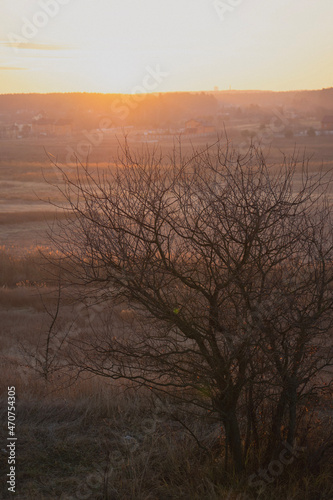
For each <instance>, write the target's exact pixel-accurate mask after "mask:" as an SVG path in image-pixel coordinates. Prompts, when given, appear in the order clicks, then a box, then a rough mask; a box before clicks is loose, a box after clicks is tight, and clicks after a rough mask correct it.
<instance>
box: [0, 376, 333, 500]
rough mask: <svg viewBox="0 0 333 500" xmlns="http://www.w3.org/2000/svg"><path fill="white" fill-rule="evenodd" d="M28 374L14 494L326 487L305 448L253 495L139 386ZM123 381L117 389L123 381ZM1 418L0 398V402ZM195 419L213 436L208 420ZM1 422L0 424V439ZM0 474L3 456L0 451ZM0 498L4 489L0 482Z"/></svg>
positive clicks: (277, 492) (265, 499)
mask: <svg viewBox="0 0 333 500" xmlns="http://www.w3.org/2000/svg"><path fill="white" fill-rule="evenodd" d="M30 377H31V380H30V382H31V383H30V382H29V389H28V390H27V389H26V390H25V391H24V393H23V391H22V390H18V409H17V435H18V438H19V447H18V456H19V461H18V466H17V471H18V475H17V484H18V495H17V498H20V499H22V500H35V499H56V498H57V499H58V498H59V499H63V500H65V499H67V500H68V499H69V498H86V499H91V500H98V499H101V500H102V499H105V500H108V499H109V500H111V499H112V500H116V499H119V500H127V499H128V500H131V499H133V500H167V499H170V500H172V499H188V500H190V499H193V500H202V499H207V500H220V499H226V500H227V499H228V500H232V499H233V500H236V499H237V500H250V499H256V498H257V499H261V500H281V499H282V498H283V499H287V500H320V499H323V500H324V499H327V500H329V499H331V498H332V494H333V489H332V477H331V474H330V468H329V464H327V463H326V464H324V465H323V466H322V467H321V469H320V471H315V470H314V468H313V464H312V462H311V452H312V450H310V449H309V450H308V452H307V454H305V455H304V456H302V457H301V458H300V459H299V460H297V461H295V463H294V464H292V465H290V466H288V467H287V468H286V469H285V470H284V472H283V474H281V476H280V477H278V478H276V480H275V481H274V482H273V483H272V484H270V485H267V488H266V489H265V491H264V492H263V493H262V494H261V495H259V494H258V492H256V491H253V489H252V490H251V488H249V486H248V483H247V478H245V479H244V480H243V481H237V480H235V478H234V477H233V476H232V475H230V474H227V473H225V472H224V466H223V454H222V453H221V452H217V451H216V447H215V452H211V453H210V452H208V453H207V452H204V451H201V450H199V449H198V447H197V445H196V443H195V441H194V440H193V439H192V438H191V437H190V436H189V435H188V433H186V432H185V431H184V429H183V428H182V426H180V425H179V424H176V423H175V422H174V421H173V420H172V418H171V417H170V415H169V416H168V415H167V414H165V413H164V414H159V413H156V412H154V409H153V407H152V406H150V405H149V403H148V400H147V395H146V394H145V393H144V392H142V393H140V392H137V391H134V390H131V389H130V388H128V387H127V388H124V387H122V386H120V385H119V384H116V383H109V382H107V381H105V380H104V381H103V380H98V379H87V380H80V381H78V382H76V384H74V385H72V386H70V387H67V388H64V387H63V388H59V387H58V388H57V386H56V385H54V384H51V385H45V384H43V383H41V381H40V380H37V379H33V377H32V376H31V375H30ZM125 389H126V390H125ZM2 407H3V410H2V412H1V413H2V415H1V418H2V422H4V421H5V413H6V412H5V408H4V406H3V405H2ZM194 425H196V432H197V434H198V435H199V436H200V437H201V438H202V439H203V440H205V439H206V442H207V443H209V442H211V443H213V442H214V441H213V439H212V436H213V437H214V436H215V443H216V442H218V441H217V439H218V432H216V431H217V429H216V428H215V434H214V432H212V425H208V423H206V424H203V425H201V426H199V425H198V424H194ZM5 437H6V429H5V426H2V428H1V444H2V447H3V443H4V442H5ZM0 462H1V469H2V471H3V473H2V484H4V474H5V470H6V465H7V464H6V456H5V454H2V455H1V456H0ZM1 494H2V496H1V498H4V499H6V498H10V496H9V495H8V494H7V492H6V490H5V488H3V489H2V492H1Z"/></svg>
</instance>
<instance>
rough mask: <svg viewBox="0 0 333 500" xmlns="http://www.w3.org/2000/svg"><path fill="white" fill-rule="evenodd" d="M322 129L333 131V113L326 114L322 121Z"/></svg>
mask: <svg viewBox="0 0 333 500" xmlns="http://www.w3.org/2000/svg"><path fill="white" fill-rule="evenodd" d="M321 129H322V130H332V131H333V115H330V116H329V115H326V116H324V118H323V119H322V121H321Z"/></svg>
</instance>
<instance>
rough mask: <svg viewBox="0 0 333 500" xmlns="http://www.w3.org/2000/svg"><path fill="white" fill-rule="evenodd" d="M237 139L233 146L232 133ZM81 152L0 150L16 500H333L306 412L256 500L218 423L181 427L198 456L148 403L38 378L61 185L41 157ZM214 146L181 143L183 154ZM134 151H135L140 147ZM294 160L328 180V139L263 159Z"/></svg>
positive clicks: (93, 158)
mask: <svg viewBox="0 0 333 500" xmlns="http://www.w3.org/2000/svg"><path fill="white" fill-rule="evenodd" d="M233 137H235V138H237V134H236V132H235V131H234V132H231V139H232V138H233ZM82 140H84V137H82V136H77V137H75V138H71V139H67V140H64V141H59V139H50V138H42V139H33V140H31V139H22V140H17V141H15V140H12V141H9V140H8V141H0V324H1V339H0V379H1V386H0V388H1V392H0V397H1V422H2V425H1V435H0V439H1V448H2V449H5V443H6V437H7V427H6V404H5V398H6V391H7V386H8V385H9V386H12V385H14V386H16V391H17V399H18V406H17V435H18V438H19V441H18V457H19V459H18V460H19V461H18V466H17V470H18V476H17V485H18V493H17V494H16V498H19V499H21V500H35V499H37V500H43V499H50V500H51V499H58V498H59V499H61V500H66V499H67V500H69V499H80V498H81V499H82V498H86V499H88V498H89V499H92V500H98V499H109V500H111V499H112V500H131V499H133V500H134V499H135V500H168V499H170V500H171V499H188V500H190V499H194V500H196V499H197V500H201V499H207V500H210V499H211V500H220V499H226V500H236V499H237V500H250V499H257V498H258V499H259V500H281V499H286V500H332V498H333V486H332V483H333V481H332V479H333V478H332V469H331V466H332V458H333V457H332V453H331V451H330V452H329V453H330V454H328V455H325V456H319V455H318V445H320V443H324V437H325V431H327V429H328V428H329V426H332V419H330V418H327V415H326V416H325V418H323V419H322V420H318V415H317V414H316V413H315V412H313V414H312V415H311V418H310V417H309V428H310V429H313V432H312V433H308V434H305V433H304V442H303V445H304V446H306V452H305V453H304V454H303V455H301V456H300V457H299V459H298V460H295V462H294V463H293V464H291V465H289V466H288V467H286V468H285V469H284V470H283V472H282V473H281V474H280V475H278V476H277V477H276V478H275V480H274V481H273V482H272V483H270V484H268V483H267V484H266V486H265V488H264V490H263V492H262V494H260V496H258V492H257V491H254V490H253V488H251V487H250V486H249V483H248V478H245V480H243V481H241V482H237V481H236V480H235V477H234V476H233V475H232V473H231V472H230V471H226V470H225V468H224V451H223V438H222V435H221V428H220V425H219V424H217V423H216V422H209V421H206V422H205V423H204V424H201V423H198V422H196V421H189V422H187V423H188V425H189V427H191V428H194V429H196V435H197V436H199V438H200V442H201V443H202V444H203V445H204V448H205V449H202V448H199V447H198V445H197V443H196V441H195V440H194V439H193V437H192V436H191V435H190V434H189V433H188V432H187V431H186V430H185V428H184V427H183V426H182V425H180V424H179V421H177V419H176V418H175V413H177V412H176V410H175V409H173V408H171V409H170V408H169V407H167V409H165V407H164V409H163V410H161V409H160V408H156V404H155V403H154V402H153V401H152V399H151V397H150V395H149V394H147V392H145V391H141V392H140V391H136V390H135V391H134V390H133V389H132V388H131V387H129V386H121V385H120V383H118V382H112V381H110V380H108V379H103V380H101V379H97V378H89V377H88V378H87V377H83V378H82V377H77V375H78V374H77V373H76V372H75V371H74V370H73V371H71V372H65V373H62V372H60V371H59V372H58V371H56V372H55V373H54V374H53V375H52V377H50V379H49V380H48V381H46V380H45V379H44V378H43V377H42V376H41V374H40V373H38V370H37V371H36V368H38V366H39V365H38V363H37V364H36V359H39V358H38V357H36V356H34V353H36V349H37V346H41V345H42V344H43V342H44V341H45V335H46V333H47V331H48V328H49V325H50V317H49V315H48V314H47V311H46V309H45V306H46V307H47V308H49V309H50V310H54V308H55V306H56V301H55V289H54V288H52V286H50V284H48V285H46V281H47V277H48V275H47V268H46V270H45V269H44V268H43V266H42V260H41V256H40V254H39V252H38V250H39V249H42V250H44V251H47V252H49V251H50V252H52V248H48V247H49V245H50V242H49V240H48V238H47V230H48V227H49V226H50V224H52V222H53V221H54V218H55V217H56V215H57V214H56V211H55V208H54V205H52V204H50V203H49V202H48V200H51V201H52V202H53V203H58V202H59V201H60V200H61V198H60V197H59V193H58V191H57V189H56V187H55V186H54V184H57V183H60V184H61V183H62V180H61V178H60V177H59V175H58V172H57V170H56V169H54V168H53V167H52V165H51V163H50V161H49V160H48V158H47V154H46V152H48V153H50V154H52V155H54V157H58V158H59V160H60V161H61V162H65V161H66V155H65V153H64V151H66V148H67V147H71V148H73V149H75V148H76V147H77V145H78V144H79V143H80V141H82ZM210 140H211V139H209V138H202V139H197V140H195V141H193V140H192V142H191V141H190V140H188V139H187V140H185V142H184V151H185V152H189V151H190V150H191V147H192V145H193V146H194V147H197V146H200V145H204V144H206V143H207V142H210ZM132 145H133V146H134V147H140V144H139V143H138V142H136V141H132ZM161 145H162V146H163V147H165V148H166V149H167V150H168V151H170V150H171V148H172V146H173V142H172V140H170V138H166V139H163V140H162V141H161ZM295 149H296V150H297V151H299V153H300V155H302V154H303V152H304V150H306V154H307V155H308V156H311V162H310V172H313V173H315V172H316V171H318V169H319V168H320V167H321V165H322V164H323V167H324V169H329V168H331V167H332V166H333V138H332V137H331V136H318V137H299V138H293V139H288V140H287V139H285V138H281V139H276V140H275V142H274V144H273V145H272V146H271V148H268V146H266V147H265V151H266V152H267V154H268V155H269V159H270V161H271V162H272V163H275V164H279V162H280V161H281V159H282V158H283V153H285V154H290V153H292V152H293V151H294V150H295ZM116 150H117V141H116V140H115V139H112V140H111V139H108V141H106V140H105V141H103V144H101V146H99V147H94V148H92V150H91V154H90V159H89V161H90V164H92V165H94V164H96V163H98V164H99V167H100V168H105V167H106V165H107V164H108V162H112V161H113V160H114V157H115V156H116ZM45 151H46V152H45ZM57 216H59V213H58V215H57ZM41 297H42V298H41ZM42 299H43V300H42ZM73 307H74V306H73V304H72V303H71V301H70V300H69V299H68V300H67V299H66V300H65V302H64V305H63V307H62V309H61V317H60V318H59V322H60V330H61V328H65V327H66V325H67V326H68V324H70V323H71V322H72V321H73V317H74V316H73ZM117 311H118V315H119V318H121V319H122V320H124V321H126V320H128V316H129V313H128V311H127V310H126V308H125V306H123V305H120V306H119V308H118V310H117ZM78 321H79V322H80V321H81V322H82V321H83V318H81V319H79V320H78ZM80 325H81V327H82V324H81V323H80ZM43 339H44V340H43ZM29 353H30V354H29ZM176 416H177V414H176ZM189 418H190V417H189ZM311 419H312V420H311ZM221 445H222V446H221ZM319 449H320V446H319ZM315 453H316V454H315ZM0 464H1V471H2V472H1V485H2V490H1V492H0V497H1V498H4V499H6V498H10V497H11V496H10V495H9V494H8V492H7V490H6V487H5V486H3V485H4V484H5V480H6V477H5V476H6V473H7V454H6V451H2V452H1V453H0Z"/></svg>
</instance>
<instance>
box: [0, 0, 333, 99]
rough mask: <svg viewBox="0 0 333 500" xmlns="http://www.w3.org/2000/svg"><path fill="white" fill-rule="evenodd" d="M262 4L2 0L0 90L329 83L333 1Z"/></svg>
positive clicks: (260, 0)
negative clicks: (13, 0) (14, 0)
mask: <svg viewBox="0 0 333 500" xmlns="http://www.w3.org/2000/svg"><path fill="white" fill-rule="evenodd" d="M236 4H237V6H236ZM267 4H268V2H265V1H264V0H253V1H252V2H245V1H242V0H240V1H239V2H229V1H228V0H225V1H224V2H222V1H218V0H183V2H181V3H180V2H178V0H169V1H168V2H165V1H162V0H160V1H158V2H157V1H156V0H142V1H141V2H140V3H138V2H135V1H133V0H113V1H112V2H109V1H108V0H99V2H98V3H97V2H96V3H92V2H90V1H89V0H81V1H80V2H78V1H77V0H38V1H35V0H33V1H31V2H26V1H24V0H17V1H16V2H15V5H14V4H13V2H12V1H11V0H4V1H3V2H2V3H1V6H0V11H1V16H2V19H3V23H2V26H1V28H0V30H1V31H0V50H1V58H0V93H19V92H24V93H29V92H41V93H46V92H103V93H141V92H143V91H145V92H147V93H148V92H167V91H203V90H212V89H213V88H214V87H215V86H218V87H219V88H220V89H228V88H229V86H231V87H232V88H234V89H239V90H247V89H249V90H255V89H262V90H296V89H318V88H323V87H330V86H332V85H333V83H332V80H333V79H332V69H331V62H332V54H333V32H332V29H331V19H332V17H333V2H332V1H331V0H322V1H321V2H320V5H319V4H318V3H314V2H313V1H312V0H295V1H294V2H293V3H292V4H291V2H289V1H287V0H281V1H280V2H279V3H278V5H277V2H271V3H269V5H267ZM223 6H224V7H223ZM225 6H227V7H225ZM228 6H229V7H228Z"/></svg>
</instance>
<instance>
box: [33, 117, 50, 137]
mask: <svg viewBox="0 0 333 500" xmlns="http://www.w3.org/2000/svg"><path fill="white" fill-rule="evenodd" d="M32 132H33V134H34V135H53V134H54V121H53V120H49V119H47V118H40V119H39V120H35V121H33V122H32Z"/></svg>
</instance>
